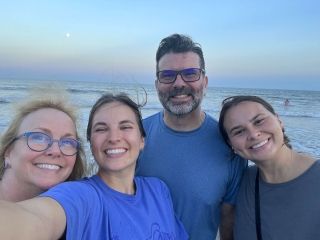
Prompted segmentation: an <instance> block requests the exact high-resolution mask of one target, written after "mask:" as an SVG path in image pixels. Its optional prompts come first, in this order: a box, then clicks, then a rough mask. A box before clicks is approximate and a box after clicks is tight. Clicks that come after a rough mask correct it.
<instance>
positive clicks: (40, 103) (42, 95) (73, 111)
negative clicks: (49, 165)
mask: <svg viewBox="0 0 320 240" xmlns="http://www.w3.org/2000/svg"><path fill="white" fill-rule="evenodd" d="M12 107H13V109H14V114H13V117H12V119H11V121H10V123H9V126H8V127H7V129H6V130H5V131H4V133H3V134H2V136H1V140H0V179H1V178H2V176H3V174H4V172H5V169H6V164H5V153H6V151H7V150H8V148H9V147H10V146H11V144H12V142H13V140H14V138H15V137H16V136H17V134H18V129H19V127H20V125H21V123H22V121H23V120H24V118H25V117H26V116H27V115H29V114H30V113H32V112H35V111H37V110H39V109H43V108H53V109H56V110H59V111H61V112H64V113H66V114H67V115H68V116H69V117H70V118H71V119H72V121H73V122H74V124H75V128H76V137H77V139H78V140H80V136H79V133H78V130H77V126H78V122H77V119H78V113H77V108H76V107H75V106H74V105H72V104H71V103H70V101H69V97H68V92H67V91H66V90H65V89H63V88H61V87H59V86H56V85H49V86H43V87H37V88H33V89H32V90H30V92H29V96H27V97H26V100H21V102H19V103H13V105H12ZM80 142H81V140H80ZM85 174H86V161H85V152H84V149H83V146H82V144H80V148H79V151H78V153H77V156H76V162H75V165H74V168H73V170H72V172H71V174H70V176H69V177H68V179H67V180H66V181H71V180H76V179H79V178H81V177H83V176H85Z"/></svg>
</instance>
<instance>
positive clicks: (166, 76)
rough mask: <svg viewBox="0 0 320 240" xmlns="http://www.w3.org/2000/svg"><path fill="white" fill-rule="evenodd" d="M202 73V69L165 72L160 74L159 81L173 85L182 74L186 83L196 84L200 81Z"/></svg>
mask: <svg viewBox="0 0 320 240" xmlns="http://www.w3.org/2000/svg"><path fill="white" fill-rule="evenodd" d="M201 71H202V69H200V68H186V69H183V70H181V71H175V70H163V71H159V72H158V79H159V81H160V82H161V83H172V82H174V81H175V80H176V79H177V76H178V74H180V76H181V78H182V79H183V80H184V81H185V82H194V81H198V80H199V79H200V76H201Z"/></svg>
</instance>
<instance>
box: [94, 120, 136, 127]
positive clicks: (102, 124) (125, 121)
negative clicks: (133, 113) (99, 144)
mask: <svg viewBox="0 0 320 240" xmlns="http://www.w3.org/2000/svg"><path fill="white" fill-rule="evenodd" d="M126 123H130V124H135V122H134V121H131V120H129V119H128V120H122V121H120V122H119V124H120V125H121V124H126ZM97 126H108V124H106V123H105V122H97V123H95V124H94V125H93V126H92V128H94V127H97Z"/></svg>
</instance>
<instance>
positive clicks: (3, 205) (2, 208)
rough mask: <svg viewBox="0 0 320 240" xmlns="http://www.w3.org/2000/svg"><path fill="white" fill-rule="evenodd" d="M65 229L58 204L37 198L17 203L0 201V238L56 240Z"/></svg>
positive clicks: (62, 212) (61, 211) (8, 239)
mask: <svg viewBox="0 0 320 240" xmlns="http://www.w3.org/2000/svg"><path fill="white" fill-rule="evenodd" d="M65 227H66V216H65V213H64V210H63V208H62V207H61V206H60V205H59V203H58V202H56V201H55V200H53V199H51V198H47V197H38V198H33V199H30V200H26V201H23V202H19V203H12V202H5V201H0V238H1V239H7V240H10V239H12V240H20V239H21V240H22V239H23V240H28V239H30V240H37V239H39V240H47V239H48V240H51V239H52V240H56V239H59V237H60V236H61V235H62V234H63V232H64V229H65Z"/></svg>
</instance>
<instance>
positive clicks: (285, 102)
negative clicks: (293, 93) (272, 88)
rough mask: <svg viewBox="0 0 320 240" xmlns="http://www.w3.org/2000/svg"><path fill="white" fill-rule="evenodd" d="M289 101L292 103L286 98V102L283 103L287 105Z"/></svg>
mask: <svg viewBox="0 0 320 240" xmlns="http://www.w3.org/2000/svg"><path fill="white" fill-rule="evenodd" d="M289 103H290V102H289V99H288V98H286V100H284V103H283V104H284V105H285V106H289Z"/></svg>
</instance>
